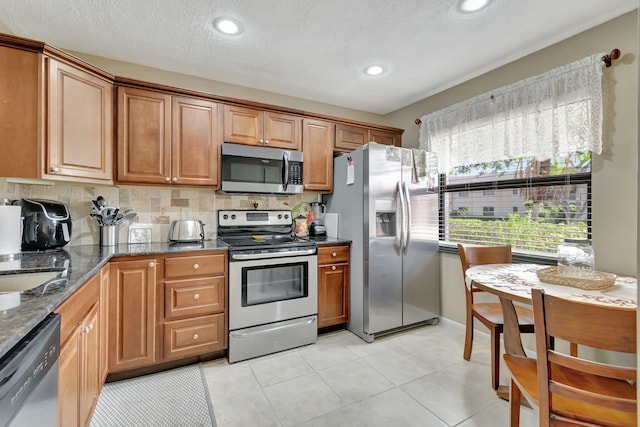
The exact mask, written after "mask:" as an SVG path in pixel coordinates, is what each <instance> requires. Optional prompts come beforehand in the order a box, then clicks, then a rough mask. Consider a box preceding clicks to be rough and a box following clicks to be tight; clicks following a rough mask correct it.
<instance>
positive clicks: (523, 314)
mask: <svg viewBox="0 0 640 427" xmlns="http://www.w3.org/2000/svg"><path fill="white" fill-rule="evenodd" d="M513 306H514V307H515V309H516V314H517V315H518V324H519V325H520V326H528V327H530V329H531V332H533V311H531V310H530V309H528V308H526V307H522V306H520V305H517V304H514V305H513ZM472 310H473V312H474V313H475V314H476V317H477V318H478V320H480V321H481V322H482V323H484V325H485V326H487V327H489V325H488V324H487V323H486V322H485V320H486V321H487V322H489V323H492V324H494V325H503V324H504V315H503V314H502V305H500V303H495V302H480V303H475V304H473V306H472ZM523 332H525V331H523Z"/></svg>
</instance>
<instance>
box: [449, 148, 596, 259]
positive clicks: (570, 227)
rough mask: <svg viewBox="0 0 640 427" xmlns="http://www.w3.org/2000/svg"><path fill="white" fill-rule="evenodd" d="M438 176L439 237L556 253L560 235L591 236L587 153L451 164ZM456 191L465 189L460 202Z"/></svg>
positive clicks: (534, 253)
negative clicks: (449, 170)
mask: <svg viewBox="0 0 640 427" xmlns="http://www.w3.org/2000/svg"><path fill="white" fill-rule="evenodd" d="M497 170H499V171H500V172H496V171H497ZM441 181H442V184H443V185H442V186H441V189H440V191H441V200H442V203H443V205H442V206H443V207H444V209H442V210H441V212H442V216H441V218H440V225H441V227H440V240H441V241H444V242H451V243H475V244H505V243H510V244H511V245H512V247H513V250H514V252H525V253H527V254H529V255H534V256H535V255H536V254H555V253H556V252H557V247H558V244H560V243H561V242H562V241H563V239H565V238H581V239H586V238H589V237H590V228H591V156H590V153H586V154H581V153H574V154H573V155H571V156H569V157H567V158H562V159H553V160H549V161H544V162H540V161H537V160H535V159H534V158H526V159H515V160H513V161H506V162H505V161H501V162H493V163H485V164H478V165H472V166H469V167H461V168H455V169H454V170H453V171H452V172H451V173H449V174H442V175H441ZM487 188H490V189H492V191H490V192H489V193H488V192H487ZM461 193H467V194H468V197H467V198H466V199H465V200H464V206H462V205H460V204H459V203H458V201H457V200H458V197H457V194H461Z"/></svg>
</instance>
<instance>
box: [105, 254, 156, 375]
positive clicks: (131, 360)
mask: <svg viewBox="0 0 640 427" xmlns="http://www.w3.org/2000/svg"><path fill="white" fill-rule="evenodd" d="M110 264H111V271H110V276H111V277H110V286H109V339H108V347H109V363H108V365H109V372H118V371H124V370H128V369H134V368H140V367H143V366H148V365H152V364H154V363H156V361H157V351H156V345H157V336H158V333H157V326H156V315H155V312H156V304H157V297H156V264H157V261H156V259H155V258H148V259H136V260H132V261H116V262H111V263H110Z"/></svg>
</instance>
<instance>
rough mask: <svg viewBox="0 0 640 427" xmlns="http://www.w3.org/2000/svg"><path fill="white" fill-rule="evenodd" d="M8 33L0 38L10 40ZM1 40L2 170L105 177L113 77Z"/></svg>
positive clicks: (13, 174) (52, 53)
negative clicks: (2, 44) (14, 46)
mask: <svg viewBox="0 0 640 427" xmlns="http://www.w3.org/2000/svg"><path fill="white" fill-rule="evenodd" d="M13 39H15V41H16V43H20V42H21V41H22V40H23V39H19V38H12V37H10V36H4V35H1V36H0V42H3V43H6V44H7V45H8V44H10V41H12V40H13ZM7 45H5V46H0V117H2V123H1V124H0V139H1V143H2V150H3V153H2V154H3V155H2V156H1V157H0V170H1V171H2V176H7V177H19V178H38V179H40V178H44V179H53V180H60V181H83V182H95V183H102V184H109V183H111V182H112V171H113V167H112V155H113V149H112V147H113V145H112V140H113V131H112V129H113V115H112V96H113V94H112V90H113V83H112V77H110V76H109V75H107V74H106V73H99V72H98V71H97V69H95V68H92V67H90V66H88V64H86V65H87V66H86V68H85V67H84V65H85V64H83V63H81V62H79V61H77V62H73V63H72V62H71V61H70V60H69V58H71V57H69V56H68V55H66V54H63V53H62V52H60V56H56V53H57V51H55V50H52V49H49V48H48V47H47V46H46V45H44V44H41V45H39V46H37V48H36V49H35V51H34V50H33V46H29V49H32V50H23V49H22V48H19V47H16V48H13V47H9V46H7Z"/></svg>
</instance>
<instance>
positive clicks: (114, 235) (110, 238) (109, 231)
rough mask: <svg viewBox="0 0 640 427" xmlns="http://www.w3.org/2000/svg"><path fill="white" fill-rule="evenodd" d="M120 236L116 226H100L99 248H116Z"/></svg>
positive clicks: (118, 227)
mask: <svg viewBox="0 0 640 427" xmlns="http://www.w3.org/2000/svg"><path fill="white" fill-rule="evenodd" d="M119 234H120V226H118V225H102V226H100V246H117V245H118V238H119Z"/></svg>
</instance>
